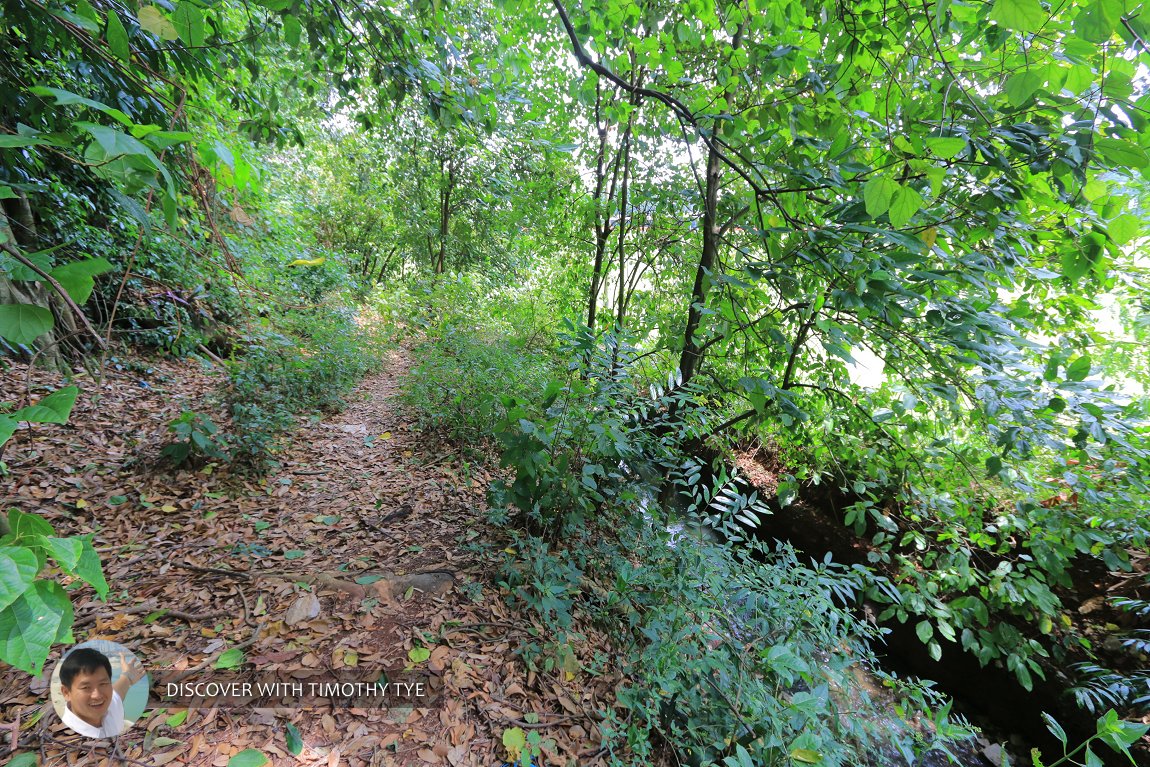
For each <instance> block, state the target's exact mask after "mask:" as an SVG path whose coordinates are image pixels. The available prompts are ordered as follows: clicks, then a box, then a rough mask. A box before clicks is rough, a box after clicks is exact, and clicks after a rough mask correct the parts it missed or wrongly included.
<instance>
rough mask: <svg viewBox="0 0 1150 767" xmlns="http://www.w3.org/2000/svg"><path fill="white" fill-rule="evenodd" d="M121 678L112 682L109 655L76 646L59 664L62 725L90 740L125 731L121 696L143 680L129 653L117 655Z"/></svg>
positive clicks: (138, 667)
mask: <svg viewBox="0 0 1150 767" xmlns="http://www.w3.org/2000/svg"><path fill="white" fill-rule="evenodd" d="M120 668H121V673H120V678H119V679H117V680H116V681H115V683H113V682H112V663H111V661H109V660H108V656H106V655H104V653H102V652H100V651H99V650H95V649H93V648H91V647H78V648H76V649H75V650H73V651H72V652H70V653H68V655H67V656H66V657H65V658H64V661H63V662H62V663H61V664H60V690H61V692H62V693H63V694H64V713H63V715H62V716H61V719H63V721H64V724H66V725H68V726H69V727H70V728H72V730H74V731H75V732H77V733H79V734H80V735H86V736H87V737H89V738H112V737H115V736H117V735H119V734H120V733H122V732H123V731H124V696H125V695H127V693H128V688H129V687H131V686H132V685H133V684H135V683H136V682H138V681H139V680H140V679H142V678H143V677H144V673H145V672H144V669H143V667H142V666H141V665H140V663H139V661H137V660H136V659H135V658H134V657H132V656H131V655H129V654H128V653H121V655H120Z"/></svg>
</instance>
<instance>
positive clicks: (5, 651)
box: [0, 581, 72, 676]
mask: <svg viewBox="0 0 1150 767" xmlns="http://www.w3.org/2000/svg"><path fill="white" fill-rule="evenodd" d="M71 630H72V603H71V602H70V601H68V594H67V593H66V592H65V591H64V589H62V588H61V587H60V585H59V584H57V583H52V582H51V581H37V582H36V583H35V585H33V586H32V587H31V588H30V589H28V590H26V591H25V592H24V593H23V594H21V595H20V596H19V597H17V598H16V600H15V601H14V602H12V604H10V605H9V606H8V607H6V608H4V609H3V610H0V660H3V661H4V662H5V663H9V664H11V665H13V666H15V667H16V668H18V669H20V670H21V671H26V672H28V673H29V674H32V675H33V676H39V675H40V674H41V672H42V671H43V670H44V661H46V660H47V659H48V653H49V652H50V651H51V649H52V645H53V644H54V643H56V642H57V641H61V640H63V639H65V638H66V637H68V636H69V635H70V634H71Z"/></svg>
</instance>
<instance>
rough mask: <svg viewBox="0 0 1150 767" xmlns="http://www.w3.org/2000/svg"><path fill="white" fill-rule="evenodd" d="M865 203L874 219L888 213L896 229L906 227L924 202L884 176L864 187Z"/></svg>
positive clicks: (912, 191) (918, 196) (908, 188)
mask: <svg viewBox="0 0 1150 767" xmlns="http://www.w3.org/2000/svg"><path fill="white" fill-rule="evenodd" d="M957 140H958V141H962V139H957ZM863 201H864V202H865V203H866V212H867V213H868V214H870V216H871V217H872V218H878V217H879V216H881V215H882V214H883V213H886V214H887V215H888V218H889V219H890V223H891V226H893V227H895V228H896V229H901V228H902V227H904V226H906V225H907V223H908V222H909V221H910V220H911V218H912V217H913V216H914V214H915V213H917V212H918V211H919V209H920V208H921V207H922V202H923V200H922V195H921V194H919V193H918V191H917V190H916V189H914V188H912V187H909V186H904V185H902V184H900V183H898V182H897V181H894V180H893V179H889V178H884V177H882V176H876V177H875V178H872V179H871V180H870V181H868V182H867V183H866V185H865V186H864V187H863Z"/></svg>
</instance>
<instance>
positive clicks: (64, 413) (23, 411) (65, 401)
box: [8, 386, 80, 423]
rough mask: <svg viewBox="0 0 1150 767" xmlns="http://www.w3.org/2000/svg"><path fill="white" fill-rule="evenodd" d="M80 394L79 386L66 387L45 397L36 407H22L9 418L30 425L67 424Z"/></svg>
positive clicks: (9, 415) (10, 414)
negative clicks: (26, 422)
mask: <svg viewBox="0 0 1150 767" xmlns="http://www.w3.org/2000/svg"><path fill="white" fill-rule="evenodd" d="M79 394H80V389H79V387H77V386H65V387H63V388H62V389H57V390H56V391H54V392H52V393H51V394H49V395H48V396H47V397H44V398H43V399H41V400H40V401H39V402H37V403H36V404H35V405H29V406H28V407H22V408H20V409H19V410H17V411H16V412H14V413H9V414H8V417H9V418H12V419H14V420H17V421H28V422H30V423H67V422H68V417H69V416H70V415H71V414H72V408H73V407H74V406H75V405H76V397H77V396H78V395H79Z"/></svg>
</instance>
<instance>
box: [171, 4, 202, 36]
mask: <svg viewBox="0 0 1150 767" xmlns="http://www.w3.org/2000/svg"><path fill="white" fill-rule="evenodd" d="M172 24H173V25H174V26H175V27H176V32H178V33H179V35H180V39H181V40H183V41H184V44H185V45H190V46H192V47H194V48H199V47H201V46H203V44H204V42H205V36H204V14H203V12H202V11H200V9H199V8H197V7H196V5H195V4H194V3H191V2H188V0H183V1H182V2H181V3H180V4H179V5H177V6H176V10H175V11H174V12H173V13H172Z"/></svg>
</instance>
